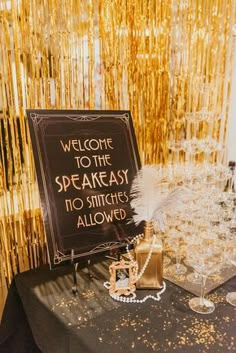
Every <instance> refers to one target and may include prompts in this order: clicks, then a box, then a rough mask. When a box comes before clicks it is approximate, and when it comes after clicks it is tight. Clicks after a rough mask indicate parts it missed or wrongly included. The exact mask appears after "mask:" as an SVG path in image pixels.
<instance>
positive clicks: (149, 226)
mask: <svg viewBox="0 0 236 353" xmlns="http://www.w3.org/2000/svg"><path fill="white" fill-rule="evenodd" d="M152 238H153V223H152V221H147V222H146V223H145V226H144V240H152Z"/></svg>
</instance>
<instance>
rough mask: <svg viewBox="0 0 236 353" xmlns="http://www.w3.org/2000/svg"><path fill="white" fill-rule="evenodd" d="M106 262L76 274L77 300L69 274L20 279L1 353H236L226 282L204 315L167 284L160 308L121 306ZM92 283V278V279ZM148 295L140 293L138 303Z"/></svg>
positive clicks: (0, 334)
mask: <svg viewBox="0 0 236 353" xmlns="http://www.w3.org/2000/svg"><path fill="white" fill-rule="evenodd" d="M108 265H109V263H108V262H107V261H103V262H99V263H96V264H93V265H91V266H90V271H89V273H88V269H87V268H82V269H79V272H78V282H79V295H78V296H76V297H74V296H73V295H72V294H71V286H72V274H71V272H70V271H71V269H70V268H69V267H64V268H59V269H56V270H52V271H50V270H49V269H46V268H44V269H38V270H33V271H28V272H25V273H22V274H20V275H17V276H16V278H15V280H14V282H13V283H12V286H11V289H10V291H9V295H8V299H7V304H6V306H5V309H4V314H3V319H2V324H1V326H0V352H1V353H15V352H17V353H40V351H41V352H43V353H94V352H101V353H111V352H112V353H121V352H122V353H124V352H126V353H129V352H135V353H146V352H147V353H148V352H160V353H164V352H171V353H172V352H176V353H180V352H181V353H198V352H199V353H206V352H212V353H226V352H228V353H231V352H235V351H236V346H235V339H236V338H234V337H235V336H236V325H235V313H236V308H235V307H233V306H230V305H229V304H228V303H227V302H226V301H225V295H226V294H227V292H228V291H232V290H234V291H236V279H232V280H230V281H229V282H228V283H226V284H225V285H224V286H222V287H220V288H218V289H217V290H216V291H214V292H213V293H212V294H210V295H209V296H208V297H210V298H211V299H212V300H213V301H214V302H215V304H216V310H215V312H214V313H212V314H209V315H199V314H196V313H194V312H192V311H191V310H190V309H189V307H188V300H189V298H191V297H192V295H191V294H189V293H188V292H186V291H184V290H182V289H180V288H179V287H177V286H175V285H174V284H172V283H169V282H167V289H166V292H165V293H164V294H163V297H162V299H161V301H160V302H154V301H153V300H148V301H146V302H145V303H144V304H128V303H120V302H116V301H114V300H112V299H111V298H110V297H109V294H108V292H107V290H106V289H105V288H104V286H103V282H104V281H105V280H107V279H108ZM91 276H92V278H91ZM147 293H150V291H149V292H146V291H139V292H138V295H139V296H141V297H143V296H144V295H146V294H147Z"/></svg>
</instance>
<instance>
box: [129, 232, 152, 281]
mask: <svg viewBox="0 0 236 353" xmlns="http://www.w3.org/2000/svg"><path fill="white" fill-rule="evenodd" d="M143 236H144V235H143V234H138V235H136V236H135V237H134V238H133V239H132V240H131V242H130V244H133V243H136V242H137V241H138V240H139V239H142V238H143ZM155 241H156V235H155V234H153V240H152V244H151V246H150V250H149V253H148V256H147V259H146V261H145V264H144V265H143V268H142V270H141V271H140V273H139V274H138V263H137V261H135V259H134V258H133V256H132V255H131V253H130V251H129V244H127V245H126V252H127V255H128V257H129V259H130V261H131V264H132V265H133V266H134V267H135V282H138V280H139V279H140V278H141V277H142V275H143V274H144V272H145V270H146V268H147V266H148V264H149V262H150V259H151V256H152V252H153V248H154V245H155Z"/></svg>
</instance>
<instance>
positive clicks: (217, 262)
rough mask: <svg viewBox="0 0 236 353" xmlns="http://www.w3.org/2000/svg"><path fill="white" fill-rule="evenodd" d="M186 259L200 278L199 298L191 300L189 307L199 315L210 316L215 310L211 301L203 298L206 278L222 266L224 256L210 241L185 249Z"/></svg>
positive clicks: (218, 247)
mask: <svg viewBox="0 0 236 353" xmlns="http://www.w3.org/2000/svg"><path fill="white" fill-rule="evenodd" d="M187 258H188V261H189V263H190V264H191V266H192V267H193V268H194V269H195V270H196V272H197V273H198V274H199V275H200V276H201V278H202V281H201V294H200V297H196V298H192V299H191V300H190V301H189V307H190V308H191V309H192V310H193V311H195V312H197V313H199V314H210V313H212V312H213V311H214V310H215V305H214V303H213V302H212V301H210V300H208V299H206V298H205V286H206V281H207V277H208V276H209V275H212V274H214V273H215V272H216V271H217V270H219V268H220V267H221V266H222V265H223V261H224V256H223V253H222V248H221V246H217V245H215V243H214V241H212V239H210V240H209V241H206V239H205V240H204V241H203V243H202V244H200V245H191V246H189V247H188V248H187Z"/></svg>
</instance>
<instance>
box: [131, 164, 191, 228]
mask: <svg viewBox="0 0 236 353" xmlns="http://www.w3.org/2000/svg"><path fill="white" fill-rule="evenodd" d="M158 171H159V167H158V166H155V165H146V166H143V167H142V169H141V170H140V171H139V172H138V173H137V175H136V177H135V178H134V180H133V183H132V188H131V194H130V195H131V202H130V204H131V207H132V208H133V210H134V215H133V221H134V223H135V224H136V225H138V224H139V223H140V222H142V221H153V220H156V221H158V222H159V224H160V226H161V227H162V223H163V217H164V216H163V213H164V211H165V210H167V209H169V208H170V207H176V204H177V203H178V204H179V203H181V202H182V201H183V200H184V199H185V198H186V195H187V194H188V190H187V189H186V188H184V187H178V188H176V189H174V190H172V191H168V190H167V191H163V189H162V187H161V184H160V179H159V173H158Z"/></svg>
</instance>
